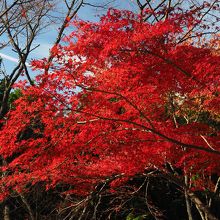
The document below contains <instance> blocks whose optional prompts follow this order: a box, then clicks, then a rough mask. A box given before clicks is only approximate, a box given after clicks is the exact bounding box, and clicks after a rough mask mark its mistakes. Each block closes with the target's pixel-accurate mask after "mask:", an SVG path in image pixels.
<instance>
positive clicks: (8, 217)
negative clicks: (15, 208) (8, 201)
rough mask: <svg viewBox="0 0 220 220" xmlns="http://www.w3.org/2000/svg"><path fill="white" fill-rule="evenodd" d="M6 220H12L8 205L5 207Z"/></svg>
mask: <svg viewBox="0 0 220 220" xmlns="http://www.w3.org/2000/svg"><path fill="white" fill-rule="evenodd" d="M4 220H10V216H9V207H8V205H4Z"/></svg>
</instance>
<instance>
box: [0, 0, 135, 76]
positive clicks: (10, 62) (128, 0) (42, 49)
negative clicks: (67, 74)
mask: <svg viewBox="0 0 220 220" xmlns="http://www.w3.org/2000/svg"><path fill="white" fill-rule="evenodd" d="M89 2H90V3H96V4H103V2H105V1H102V0H93V1H91V0H90V1H89ZM111 6H112V7H115V8H121V9H126V10H132V11H135V10H137V8H136V7H135V4H134V2H133V1H132V0H117V1H114V3H112V4H111ZM60 9H61V10H62V5H61V6H60ZM105 12H106V11H104V10H103V9H100V8H98V9H95V8H93V7H89V6H85V7H82V8H80V10H79V13H78V16H79V18H81V19H83V20H89V21H98V20H99V16H100V15H103V14H105ZM58 28H59V25H55V24H54V25H50V26H49V27H47V28H46V29H45V30H43V32H42V33H41V34H40V35H39V36H38V37H37V39H36V40H35V42H34V45H38V44H39V45H40V46H39V47H38V48H36V49H35V50H34V51H33V52H32V53H31V54H30V56H29V58H28V60H29V61H30V60H31V59H40V58H43V57H47V56H48V54H49V49H50V48H51V46H52V45H53V42H54V41H55V39H56V35H57V29H58ZM1 40H4V36H1ZM0 56H1V57H2V58H3V62H4V66H5V69H6V72H8V73H9V74H10V71H11V70H13V68H14V67H16V64H17V61H18V59H17V56H16V53H15V52H13V50H12V48H11V47H7V48H4V49H2V50H0Z"/></svg>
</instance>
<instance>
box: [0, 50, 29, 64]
mask: <svg viewBox="0 0 220 220" xmlns="http://www.w3.org/2000/svg"><path fill="white" fill-rule="evenodd" d="M0 57H2V58H4V59H6V60H9V61H12V62H14V63H18V62H19V59H16V58H14V57H12V56H8V55H6V54H3V53H0ZM26 65H27V66H31V65H30V64H29V63H26Z"/></svg>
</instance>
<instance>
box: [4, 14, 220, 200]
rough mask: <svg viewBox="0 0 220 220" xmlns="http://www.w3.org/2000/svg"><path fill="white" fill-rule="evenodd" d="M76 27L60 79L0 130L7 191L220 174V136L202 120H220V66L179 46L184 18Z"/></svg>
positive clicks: (124, 19)
mask: <svg viewBox="0 0 220 220" xmlns="http://www.w3.org/2000/svg"><path fill="white" fill-rule="evenodd" d="M184 22H185V23H186V20H184ZM74 25H75V26H76V28H77V30H76V31H75V32H74V33H72V34H71V35H70V36H71V37H69V38H66V40H67V41H68V45H67V46H57V45H56V46H55V47H53V48H52V53H53V56H55V58H56V59H55V61H54V64H53V71H49V72H48V71H46V73H45V74H42V75H40V76H38V77H37V78H36V83H35V85H34V86H31V87H25V88H23V89H22V94H23V95H22V97H21V98H20V99H19V100H17V101H16V108H15V110H13V111H11V112H10V114H9V115H8V117H7V119H6V121H5V123H4V125H3V127H2V129H1V131H0V146H1V148H0V154H1V155H2V156H3V157H4V158H5V160H6V161H7V162H8V164H7V165H6V166H4V167H2V170H3V172H5V175H4V177H3V178H2V179H1V181H0V184H1V191H2V192H4V193H5V192H9V190H17V188H18V187H19V188H20V189H22V188H25V187H26V186H27V183H30V184H35V183H37V182H41V181H43V182H45V183H46V184H47V186H48V187H54V186H56V185H57V184H58V183H65V184H70V185H72V186H74V190H77V189H78V188H77V187H78V186H80V193H81V194H82V193H83V192H89V191H90V190H91V188H92V187H93V186H94V185H95V184H96V183H98V182H100V181H102V180H105V179H106V178H110V177H112V176H114V175H118V174H121V175H122V176H123V177H126V178H127V177H128V178H129V177H132V176H134V175H135V174H137V173H143V172H146V170H147V169H152V168H155V167H156V168H157V169H160V168H161V169H164V164H165V163H171V164H172V165H173V166H177V167H183V166H184V170H185V172H190V173H192V174H193V173H195V174H197V173H203V172H204V171H208V172H212V173H214V172H215V173H218V174H219V173H220V170H219V167H220V164H219V161H220V160H219V157H220V147H219V131H218V130H217V129H216V128H215V127H213V126H212V125H210V124H208V123H207V122H206V121H202V120H200V121H199V120H196V117H197V116H198V115H199V111H200V112H206V113H207V112H208V113H209V114H210V115H211V116H216V117H217V116H218V117H219V115H220V112H219V108H217V105H216V103H219V89H220V87H219V85H220V84H219V80H220V78H219V76H220V74H219V73H220V71H219V70H220V57H219V56H217V55H214V54H213V53H212V51H210V50H208V49H202V48H196V47H193V46H190V45H176V41H175V39H177V38H178V37H179V36H180V33H181V32H182V30H181V28H180V26H181V25H180V23H179V22H177V20H176V17H171V18H170V19H167V20H166V21H164V22H158V23H156V24H149V23H146V22H145V23H144V22H142V21H141V19H140V17H139V16H138V15H135V14H133V13H132V12H129V11H117V10H109V12H108V14H107V15H106V16H104V17H103V18H102V19H101V21H100V22H98V23H91V22H83V21H77V22H75V23H74ZM65 45H66V44H65ZM45 63H46V62H45V61H35V62H33V66H34V68H35V69H42V68H44V67H45ZM171 98H172V101H170V100H171ZM198 100H202V102H201V103H199V110H198V108H197V107H198V102H199V101H198ZM192 115H194V117H192ZM197 118H199V117H197ZM177 119H178V120H179V121H181V123H180V122H176V123H175V120H177ZM200 184H203V183H200ZM4 196H5V194H4Z"/></svg>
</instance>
